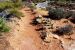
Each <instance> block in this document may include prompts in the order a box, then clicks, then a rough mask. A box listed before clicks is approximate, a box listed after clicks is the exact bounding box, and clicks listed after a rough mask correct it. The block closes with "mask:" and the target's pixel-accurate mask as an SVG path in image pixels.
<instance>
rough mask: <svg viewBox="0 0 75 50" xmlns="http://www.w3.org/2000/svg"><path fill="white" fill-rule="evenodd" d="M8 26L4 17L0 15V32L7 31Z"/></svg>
mask: <svg viewBox="0 0 75 50" xmlns="http://www.w3.org/2000/svg"><path fill="white" fill-rule="evenodd" d="M9 30H10V28H9V27H8V26H7V25H6V22H5V19H4V18H1V17H0V32H9Z"/></svg>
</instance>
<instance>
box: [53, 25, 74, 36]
mask: <svg viewBox="0 0 75 50" xmlns="http://www.w3.org/2000/svg"><path fill="white" fill-rule="evenodd" d="M72 28H73V27H72V26H71V25H65V26H63V27H61V28H58V29H57V30H56V31H54V32H53V33H54V34H57V35H59V36H61V35H70V34H71V33H72Z"/></svg>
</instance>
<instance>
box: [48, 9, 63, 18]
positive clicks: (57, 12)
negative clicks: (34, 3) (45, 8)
mask: <svg viewBox="0 0 75 50" xmlns="http://www.w3.org/2000/svg"><path fill="white" fill-rule="evenodd" d="M63 15H64V11H63V9H62V8H55V9H52V8H51V9H50V10H49V18H51V19H61V18H63V17H64V16H63Z"/></svg>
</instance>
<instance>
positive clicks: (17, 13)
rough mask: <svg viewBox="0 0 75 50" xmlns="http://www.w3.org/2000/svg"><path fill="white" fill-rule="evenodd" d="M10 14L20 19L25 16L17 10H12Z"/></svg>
mask: <svg viewBox="0 0 75 50" xmlns="http://www.w3.org/2000/svg"><path fill="white" fill-rule="evenodd" d="M10 14H13V15H14V16H16V17H18V18H20V17H22V16H23V14H22V13H21V12H19V11H18V9H17V8H14V9H10Z"/></svg>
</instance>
